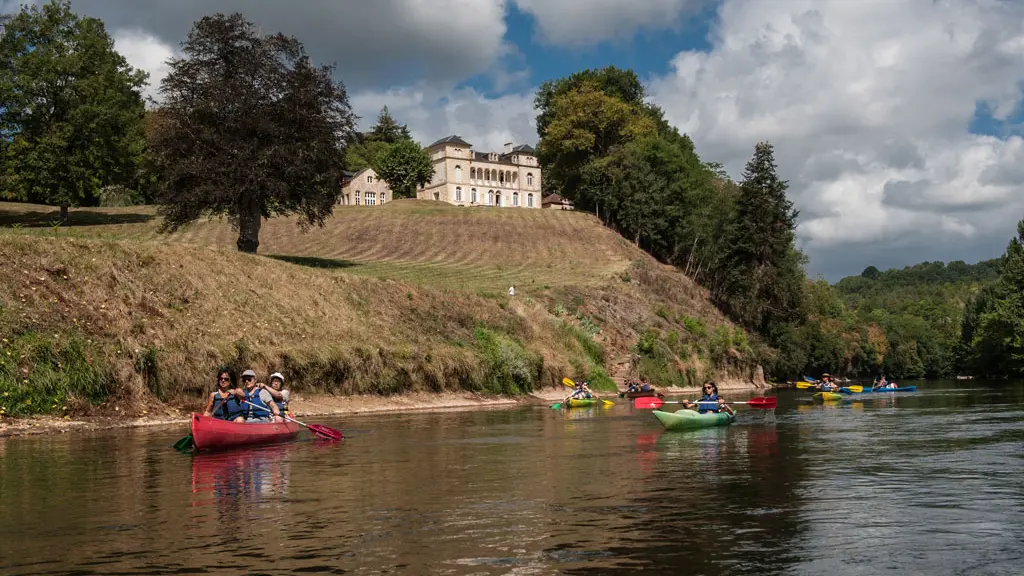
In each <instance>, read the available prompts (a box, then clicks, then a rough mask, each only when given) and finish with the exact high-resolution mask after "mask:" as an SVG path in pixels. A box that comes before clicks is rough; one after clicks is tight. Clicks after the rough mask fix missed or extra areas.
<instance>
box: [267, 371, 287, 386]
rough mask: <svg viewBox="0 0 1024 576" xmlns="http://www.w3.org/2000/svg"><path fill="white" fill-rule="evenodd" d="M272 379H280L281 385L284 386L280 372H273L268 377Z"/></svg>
mask: <svg viewBox="0 0 1024 576" xmlns="http://www.w3.org/2000/svg"><path fill="white" fill-rule="evenodd" d="M274 378H278V379H280V380H281V384H284V376H282V375H281V373H280V372H274V373H273V374H271V375H270V379H271V380H273V379H274Z"/></svg>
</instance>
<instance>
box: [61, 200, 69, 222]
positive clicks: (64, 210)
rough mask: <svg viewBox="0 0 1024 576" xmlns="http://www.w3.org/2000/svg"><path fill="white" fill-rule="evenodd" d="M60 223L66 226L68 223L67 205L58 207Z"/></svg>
mask: <svg viewBox="0 0 1024 576" xmlns="http://www.w3.org/2000/svg"><path fill="white" fill-rule="evenodd" d="M60 223H61V224H63V225H67V223H68V206H67V204H61V205H60Z"/></svg>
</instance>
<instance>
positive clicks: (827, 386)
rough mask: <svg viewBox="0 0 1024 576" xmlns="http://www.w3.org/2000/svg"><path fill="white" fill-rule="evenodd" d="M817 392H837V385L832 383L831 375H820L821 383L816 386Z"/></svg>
mask: <svg viewBox="0 0 1024 576" xmlns="http://www.w3.org/2000/svg"><path fill="white" fill-rule="evenodd" d="M818 390H821V391H822V392H838V391H839V385H838V384H836V383H835V382H833V381H832V375H831V374H828V373H825V374H822V375H821V383H820V384H818Z"/></svg>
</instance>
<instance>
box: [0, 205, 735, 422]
mask: <svg viewBox="0 0 1024 576" xmlns="http://www.w3.org/2000/svg"><path fill="white" fill-rule="evenodd" d="M154 214H155V213H154V211H153V209H151V208H148V207H142V208H125V209H91V210H84V209H83V210H75V211H73V212H72V226H70V227H62V228H53V227H51V226H50V224H49V223H50V222H51V221H53V220H54V219H55V217H56V211H50V210H48V209H46V208H41V207H37V206H29V205H19V204H6V203H0V262H3V263H4V268H5V270H9V271H10V273H5V274H3V275H0V335H2V336H3V339H4V340H3V342H2V343H0V390H2V392H3V394H5V395H6V396H0V401H2V402H0V408H2V409H4V411H5V412H6V413H8V414H24V413H32V412H40V411H42V412H61V411H63V410H65V407H67V409H69V410H74V409H81V410H85V409H88V406H89V405H90V404H95V403H101V402H107V403H110V404H116V405H117V406H118V407H119V408H121V409H122V410H124V411H127V412H133V411H135V412H137V411H139V410H142V409H145V408H148V409H150V411H152V410H153V409H154V408H159V406H160V405H161V402H160V401H166V402H173V403H182V402H187V401H188V400H189V399H193V398H196V397H198V396H200V395H201V394H202V392H203V391H204V390H209V389H210V387H211V385H212V382H211V373H212V371H213V370H214V369H215V367H216V366H217V365H218V364H221V363H230V364H233V365H234V366H236V367H242V366H243V365H245V366H247V365H249V364H252V365H254V366H256V367H257V370H259V371H261V372H262V373H266V372H267V371H269V370H271V369H279V370H283V371H285V372H286V374H288V375H289V376H291V380H290V383H291V385H292V386H293V389H297V390H307V391H322V392H337V393H383V394H390V393H398V392H403V391H408V390H438V391H440V390H452V389H468V390H479V391H488V392H495V393H521V392H526V391H529V390H531V389H534V388H536V387H539V386H546V385H557V382H558V380H560V379H561V377H562V376H563V375H566V374H568V375H570V376H574V377H583V376H591V377H597V378H598V379H599V380H603V381H604V382H605V385H606V386H607V385H610V381H608V380H607V377H606V376H605V374H611V375H612V376H617V377H621V376H624V375H625V374H626V373H627V372H628V370H629V368H630V366H631V364H632V366H633V367H634V368H637V367H638V368H639V369H640V370H641V371H642V372H643V373H644V375H646V376H648V377H649V378H651V379H652V380H653V381H655V382H656V383H659V384H663V385H667V384H686V383H693V382H695V381H696V380H697V379H700V378H704V377H709V376H715V377H718V378H745V379H749V378H751V377H752V375H753V372H754V368H755V367H754V366H753V365H752V362H751V360H750V357H751V355H750V352H749V346H748V345H747V344H746V338H745V335H744V334H742V331H740V330H738V329H736V328H734V327H732V326H731V325H730V324H729V323H728V322H727V321H725V319H724V318H723V317H722V316H721V314H719V312H718V311H717V310H716V309H715V308H714V307H713V306H711V305H710V304H709V302H708V300H707V295H706V293H705V292H704V291H703V290H702V289H701V288H700V287H698V286H696V285H695V284H694V283H693V282H691V281H690V280H689V279H688V278H686V277H685V276H683V275H682V274H680V273H679V272H678V271H676V270H674V269H670V268H668V267H665V266H662V265H660V264H658V263H657V262H656V261H654V260H653V259H651V258H650V257H649V256H647V255H646V254H644V253H643V252H642V251H640V250H637V249H636V248H635V247H633V246H632V245H631V244H630V243H629V242H627V241H625V240H624V239H622V238H621V237H620V236H618V235H617V234H615V233H614V232H611V231H610V230H608V229H606V228H604V227H603V226H601V225H600V224H599V223H598V221H597V220H596V219H595V218H594V217H592V216H590V215H587V214H582V213H569V212H559V211H544V212H542V211H539V210H507V209H506V210H501V209H466V208H457V207H453V206H448V205H444V204H438V203H432V202H422V201H398V202H394V203H392V204H390V205H386V206H383V207H339V209H338V210H336V212H335V216H334V217H333V218H331V219H330V220H329V222H328V224H327V226H326V227H324V228H323V229H319V228H315V229H312V230H308V231H302V230H301V229H299V227H298V226H297V225H296V224H295V222H294V221H290V220H288V219H274V220H270V221H268V222H267V223H265V225H264V227H263V231H262V233H261V242H262V244H261V246H260V255H259V256H253V255H245V254H240V253H238V252H237V251H235V249H234V240H235V234H234V233H233V231H232V230H231V228H230V227H229V226H228V225H227V224H226V223H224V222H203V223H199V224H196V225H194V226H191V227H189V228H188V229H186V230H183V231H181V232H179V233H176V234H173V235H161V234H159V233H158V232H157V227H158V224H159V221H158V219H157V218H156V217H155V216H154ZM512 284H514V285H515V286H516V295H515V297H509V296H508V295H507V293H506V290H507V288H508V286H509V285H512ZM631 357H632V362H631Z"/></svg>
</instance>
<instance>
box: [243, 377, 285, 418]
mask: <svg viewBox="0 0 1024 576" xmlns="http://www.w3.org/2000/svg"><path fill="white" fill-rule="evenodd" d="M242 386H244V390H243V391H242V392H243V393H244V394H245V401H246V402H248V404H246V405H245V407H246V408H247V409H248V413H247V414H246V416H245V421H246V423H252V424H260V423H266V422H274V421H275V420H277V418H278V417H279V416H280V415H281V413H280V412H279V411H278V409H277V404H275V403H274V397H273V396H271V394H270V392H268V391H267V385H266V384H263V383H260V384H257V383H256V372H253V371H252V370H246V371H245V372H242Z"/></svg>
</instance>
